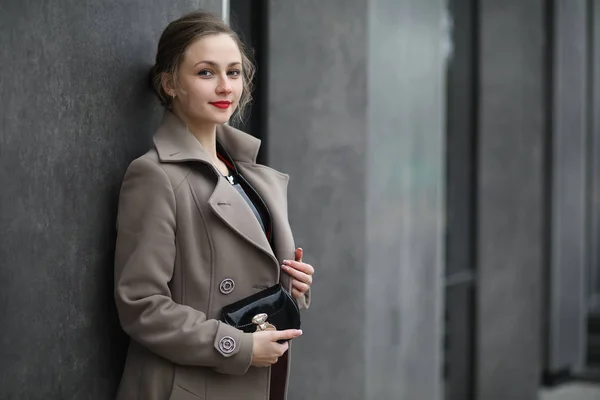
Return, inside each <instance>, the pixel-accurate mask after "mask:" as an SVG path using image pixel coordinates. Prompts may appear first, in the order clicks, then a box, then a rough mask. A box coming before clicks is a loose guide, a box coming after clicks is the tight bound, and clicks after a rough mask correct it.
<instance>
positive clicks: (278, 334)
mask: <svg viewBox="0 0 600 400" xmlns="http://www.w3.org/2000/svg"><path fill="white" fill-rule="evenodd" d="M300 335H302V331H301V330H300V329H288V330H285V331H271V339H272V341H273V342H275V341H277V340H290V339H295V338H297V337H298V336H300Z"/></svg>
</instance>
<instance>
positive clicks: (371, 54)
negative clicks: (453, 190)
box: [365, 0, 446, 400]
mask: <svg viewBox="0 0 600 400" xmlns="http://www.w3.org/2000/svg"><path fill="white" fill-rule="evenodd" d="M367 3H368V4H369V30H368V32H369V35H368V40H369V51H368V56H367V59H368V60H369V64H368V71H369V73H368V75H367V76H368V81H367V82H368V112H367V121H368V125H367V164H366V168H367V169H366V170H367V180H366V182H367V187H366V197H367V200H366V210H367V214H366V215H367V218H366V220H367V229H366V233H367V235H366V240H367V254H366V255H367V258H366V266H365V268H366V290H367V298H366V300H367V303H366V310H367V326H368V328H367V331H366V332H367V333H366V336H367V343H366V354H367V397H366V399H369V400H378V399H399V400H412V399H428V400H439V399H441V398H442V395H443V390H442V387H441V372H442V368H441V365H442V354H441V353H442V351H441V345H442V332H443V327H442V320H443V317H442V313H443V296H444V292H443V286H444V285H443V276H444V265H445V262H444V239H445V225H446V224H445V192H444V190H445V181H446V179H445V178H446V175H445V105H446V103H445V87H446V86H445V64H444V61H445V59H444V56H445V53H444V51H443V47H442V43H443V39H444V36H443V32H442V26H441V24H440V22H441V21H442V19H443V16H444V12H445V1H442V0H434V1H423V0H376V1H368V2H367Z"/></svg>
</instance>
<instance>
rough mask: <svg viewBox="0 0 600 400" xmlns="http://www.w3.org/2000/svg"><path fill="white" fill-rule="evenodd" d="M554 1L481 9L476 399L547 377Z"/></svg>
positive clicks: (525, 399)
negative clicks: (545, 268)
mask: <svg viewBox="0 0 600 400" xmlns="http://www.w3.org/2000/svg"><path fill="white" fill-rule="evenodd" d="M546 4H547V2H545V1H543V0H507V1H502V2H499V1H496V0H482V1H481V3H480V13H481V14H480V16H481V22H480V36H479V54H480V63H481V73H480V92H479V98H480V113H479V134H480V136H479V146H478V151H479V155H478V160H479V161H478V163H479V165H478V167H479V169H478V180H477V182H478V198H477V200H478V216H479V219H478V225H477V231H478V255H477V266H478V268H479V270H478V275H477V278H478V285H479V286H478V288H477V293H478V294H477V300H478V310H477V330H478V341H477V360H476V365H477V382H476V386H477V394H476V396H477V397H476V398H477V399H485V400H504V399H511V400H531V399H535V398H536V396H537V391H538V385H539V380H540V373H541V371H540V370H541V360H540V350H541V344H540V338H541V329H540V328H541V314H542V307H541V298H542V291H541V285H542V284H543V279H542V277H543V275H542V265H543V262H544V246H545V236H544V235H545V234H544V231H545V229H546V228H547V227H546V226H545V225H544V218H545V214H546V212H547V211H546V209H545V204H546V198H545V196H546V193H545V175H544V171H545V168H546V165H545V158H544V152H545V147H546V132H547V125H546V117H547V115H546V102H547V93H546V90H545V88H546V86H547V79H548V76H547V73H546V67H545V64H546V62H547V59H546V49H547V43H546V31H545V29H546V28H545V27H546V20H545V18H546V14H545V13H546V11H547V10H546Z"/></svg>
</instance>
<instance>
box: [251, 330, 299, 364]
mask: <svg viewBox="0 0 600 400" xmlns="http://www.w3.org/2000/svg"><path fill="white" fill-rule="evenodd" d="M300 335H302V331H301V330H298V329H288V330H286V331H259V332H254V333H253V334H252V338H253V340H254V345H253V347H252V365H253V366H255V367H268V366H269V365H273V364H275V363H276V362H277V359H278V358H279V357H281V356H282V355H283V354H284V353H285V352H286V351H287V349H288V348H289V347H290V345H289V343H288V342H285V343H283V344H280V343H277V341H278V340H290V339H295V338H297V337H298V336H300Z"/></svg>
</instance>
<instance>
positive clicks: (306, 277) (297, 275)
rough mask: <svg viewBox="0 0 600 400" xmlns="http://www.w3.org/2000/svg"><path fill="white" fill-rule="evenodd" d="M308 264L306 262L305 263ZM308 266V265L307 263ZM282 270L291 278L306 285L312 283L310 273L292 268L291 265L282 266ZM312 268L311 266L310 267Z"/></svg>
mask: <svg viewBox="0 0 600 400" xmlns="http://www.w3.org/2000/svg"><path fill="white" fill-rule="evenodd" d="M305 265H308V264H305ZM309 267H310V265H309ZM282 268H283V270H284V271H285V272H287V273H288V274H289V275H290V276H291V277H292V278H294V279H296V280H297V281H300V282H303V283H306V284H307V285H309V286H310V285H312V280H313V278H312V275H310V274H307V273H304V272H301V271H299V270H297V269H293V268H292V267H289V266H287V265H284V266H282ZM311 268H312V267H311Z"/></svg>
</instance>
